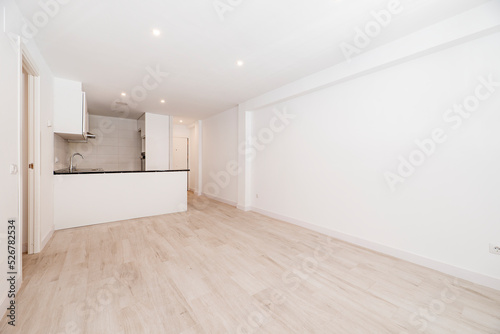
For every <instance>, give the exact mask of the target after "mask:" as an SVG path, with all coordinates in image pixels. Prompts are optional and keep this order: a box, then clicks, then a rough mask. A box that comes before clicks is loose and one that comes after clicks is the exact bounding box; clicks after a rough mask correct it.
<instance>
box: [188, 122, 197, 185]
mask: <svg viewBox="0 0 500 334" xmlns="http://www.w3.org/2000/svg"><path fill="white" fill-rule="evenodd" d="M189 131H190V134H189V169H190V172H189V190H192V191H194V192H195V193H196V192H198V188H199V187H198V172H199V159H198V155H199V140H200V137H199V125H198V122H195V123H193V124H192V125H191V126H190V127H189Z"/></svg>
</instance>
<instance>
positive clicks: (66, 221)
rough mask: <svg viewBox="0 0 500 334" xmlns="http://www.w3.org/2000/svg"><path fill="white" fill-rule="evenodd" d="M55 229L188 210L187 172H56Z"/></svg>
mask: <svg viewBox="0 0 500 334" xmlns="http://www.w3.org/2000/svg"><path fill="white" fill-rule="evenodd" d="M54 178H55V179H54V224H55V229H56V230H61V229H66V228H72V227H80V226H87V225H94V224H101V223H109V222H115V221H120V220H127V219H134V218H142V217H150V216H157V215H163V214H168V213H174V212H185V211H186V210H187V189H186V185H187V171H159V172H126V173H90V174H56V175H54Z"/></svg>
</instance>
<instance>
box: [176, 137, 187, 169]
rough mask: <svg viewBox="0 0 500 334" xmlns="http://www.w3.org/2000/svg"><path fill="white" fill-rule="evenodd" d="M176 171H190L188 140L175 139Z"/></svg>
mask: <svg viewBox="0 0 500 334" xmlns="http://www.w3.org/2000/svg"><path fill="white" fill-rule="evenodd" d="M173 158H174V166H173V168H174V169H188V139H187V138H179V137H175V138H174V157H173Z"/></svg>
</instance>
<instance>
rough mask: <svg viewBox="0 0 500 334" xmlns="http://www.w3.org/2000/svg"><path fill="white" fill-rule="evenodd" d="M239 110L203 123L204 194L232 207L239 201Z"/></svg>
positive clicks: (235, 109) (234, 109)
mask: <svg viewBox="0 0 500 334" xmlns="http://www.w3.org/2000/svg"><path fill="white" fill-rule="evenodd" d="M237 162H238V109H237V108H233V109H230V110H227V111H225V112H222V113H220V114H217V115H215V116H212V117H210V118H207V119H205V120H204V121H203V193H204V194H205V195H208V196H210V197H214V198H216V199H219V200H221V201H223V202H226V203H229V204H231V205H236V203H237V201H238V175H237V174H235V173H234V166H235V164H237Z"/></svg>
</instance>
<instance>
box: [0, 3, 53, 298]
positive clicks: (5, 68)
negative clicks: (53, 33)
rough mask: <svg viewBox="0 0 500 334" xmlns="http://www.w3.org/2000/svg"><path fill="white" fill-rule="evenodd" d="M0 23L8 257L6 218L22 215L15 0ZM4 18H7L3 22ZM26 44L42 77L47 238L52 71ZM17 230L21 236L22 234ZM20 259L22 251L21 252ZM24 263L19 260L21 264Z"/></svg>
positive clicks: (1, 210) (48, 227)
mask: <svg viewBox="0 0 500 334" xmlns="http://www.w3.org/2000/svg"><path fill="white" fill-rule="evenodd" d="M0 10H1V12H2V13H4V11H5V16H4V15H1V16H0V27H4V26H5V31H2V34H0V63H1V64H2V80H0V100H1V101H2V107H1V110H2V125H3V127H2V131H1V133H0V142H1V143H3V144H2V154H1V155H0V166H1V168H0V184H1V185H2V191H1V192H0V222H1V224H0V226H2V227H1V228H0V247H1V249H2V251H1V252H0V256H2V258H4V259H6V258H7V255H6V247H5V239H4V236H5V235H4V233H5V232H6V227H7V219H9V218H16V219H19V208H20V207H19V189H20V188H19V174H16V175H12V174H10V172H9V166H10V165H11V164H16V165H18V166H19V165H20V156H19V155H18V153H19V142H18V140H17V138H19V110H20V101H21V100H20V95H19V94H20V82H21V63H20V59H21V58H20V49H19V44H18V43H17V41H18V40H19V35H20V31H21V24H22V16H21V14H20V12H19V9H18V8H17V5H16V3H15V1H12V0H4V1H2V4H1V5H0ZM4 18H5V19H6V22H4ZM26 42H27V43H26V48H27V49H28V51H29V53H30V55H31V57H32V58H33V60H34V62H35V63H36V65H37V67H38V70H39V71H40V80H41V95H40V100H41V115H40V125H41V133H40V136H41V143H40V145H41V193H42V194H43V196H41V217H40V221H41V235H42V240H47V237H48V236H50V234H51V232H52V230H53V179H52V172H53V155H54V142H53V140H54V135H53V132H52V128H50V127H48V126H47V122H48V121H52V118H53V117H52V116H53V115H52V109H53V108H52V106H53V78H54V77H53V75H52V73H51V71H50V69H49V68H48V66H47V65H46V63H45V61H44V59H43V57H42V56H41V54H40V53H39V51H38V49H37V47H36V45H35V44H34V43H33V42H32V41H31V40H29V39H28V40H26ZM21 232H22V231H20V230H18V236H20V235H21ZM17 241H18V244H17V245H16V246H17V249H18V250H20V249H21V243H20V242H21V238H18V239H17ZM18 259H19V260H20V254H18ZM20 264H21V263H18V265H20ZM5 288H6V285H5V282H1V283H0V304H3V303H4V302H5V301H6V299H4V298H5V296H6V293H5Z"/></svg>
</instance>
